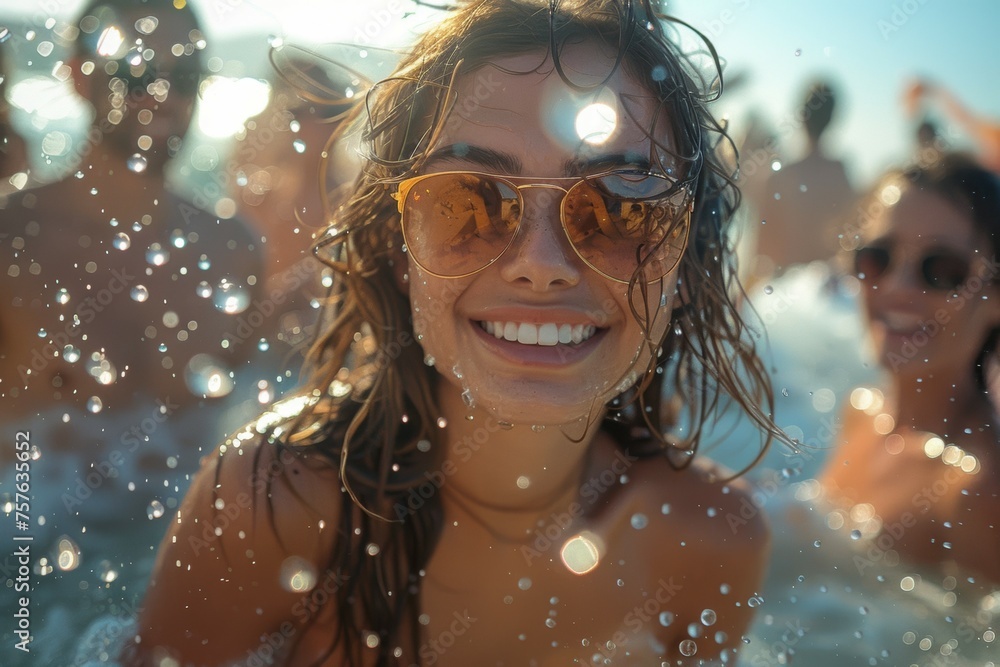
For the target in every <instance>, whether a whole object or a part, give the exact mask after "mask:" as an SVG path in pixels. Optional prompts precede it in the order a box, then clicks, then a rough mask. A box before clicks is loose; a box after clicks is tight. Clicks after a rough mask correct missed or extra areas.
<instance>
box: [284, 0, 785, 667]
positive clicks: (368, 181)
mask: <svg viewBox="0 0 1000 667" xmlns="http://www.w3.org/2000/svg"><path fill="white" fill-rule="evenodd" d="M681 30H683V31H686V32H687V33H688V34H695V35H696V36H697V37H699V38H701V40H702V44H703V48H704V50H703V51H700V52H698V53H697V54H694V55H686V54H684V53H682V52H681V51H680V48H679V47H678V46H677V42H678V41H679V39H678V37H677V32H678V31H681ZM571 42H594V43H595V44H597V45H601V46H603V47H609V48H611V49H613V50H614V51H613V52H614V53H617V54H618V58H617V61H616V62H615V63H614V69H617V68H619V67H623V68H625V70H626V71H627V72H628V73H629V74H630V75H631V76H633V77H634V78H635V79H636V80H638V81H640V82H641V83H643V84H644V85H645V87H646V88H647V89H648V90H649V91H651V92H652V93H653V94H654V95H655V96H656V98H657V99H658V100H659V103H660V105H661V107H662V108H663V109H664V110H665V111H666V112H667V114H666V115H667V117H669V118H670V119H671V127H669V128H663V127H652V128H649V131H648V134H649V136H650V140H651V142H652V143H653V145H654V146H655V147H656V148H657V149H659V150H661V151H663V152H664V153H667V154H669V155H670V156H671V164H672V165H679V167H678V169H679V171H681V172H683V173H681V174H675V176H677V177H678V178H687V179H690V183H691V189H692V192H693V196H694V202H695V205H694V210H693V213H692V219H691V231H690V237H689V238H690V241H689V247H688V249H687V250H686V251H685V253H684V255H683V258H682V259H681V261H680V264H679V268H678V273H679V284H680V294H681V305H680V306H679V307H678V308H676V309H675V311H674V314H673V321H672V325H671V326H670V327H669V328H668V330H667V332H666V334H665V335H664V337H663V339H662V340H658V341H647V342H648V343H650V344H651V346H652V349H653V351H654V354H653V359H652V361H651V363H650V365H649V368H647V369H642V371H643V372H642V373H641V375H640V380H639V382H638V383H637V384H636V386H635V388H633V389H632V390H629V391H628V392H626V394H625V395H622V396H619V397H618V398H616V399H615V400H614V401H613V402H612V403H611V404H610V405H609V408H610V409H609V411H608V416H607V417H606V418H605V423H604V424H603V427H604V428H605V429H606V430H607V431H609V432H610V433H611V434H612V435H613V436H615V438H616V440H617V442H618V443H619V446H620V447H621V448H622V449H624V450H626V451H628V452H629V453H631V454H633V455H636V456H647V457H648V456H667V455H668V454H671V455H670V456H668V458H669V460H670V461H671V464H672V465H674V466H675V467H678V468H681V467H684V466H686V465H688V464H689V463H690V462H691V460H692V459H693V456H694V453H695V451H696V449H697V445H698V442H699V440H700V437H701V434H702V429H703V427H704V426H705V424H706V423H707V422H708V421H709V420H710V419H711V417H712V415H713V414H715V413H716V412H717V411H718V410H720V409H721V407H722V403H721V400H720V397H722V396H724V395H728V396H730V397H732V399H733V400H735V402H736V403H738V404H739V406H740V407H741V408H742V409H743V410H744V411H745V412H746V413H747V414H748V415H749V417H750V418H751V419H752V420H753V421H754V422H755V423H756V424H758V425H759V426H761V427H762V429H763V430H764V432H765V433H766V434H767V437H766V439H765V441H764V442H763V445H762V448H761V452H760V454H759V455H758V458H759V456H760V455H762V454H763V451H764V450H765V449H766V446H767V444H769V442H770V440H771V437H772V435H777V434H778V433H777V431H776V429H775V427H774V424H773V422H772V421H771V418H770V414H771V406H772V404H773V396H772V391H771V386H770V383H769V380H768V378H767V375H766V373H765V371H764V368H763V366H762V364H761V361H760V360H759V358H758V356H757V354H756V352H755V350H754V346H753V343H752V340H751V339H750V337H749V336H748V335H747V331H746V328H745V326H744V323H743V320H742V319H741V317H740V315H739V313H738V310H737V306H736V305H735V304H734V301H733V299H734V298H737V297H738V295H741V294H742V293H741V288H740V287H739V284H738V282H737V278H736V270H735V255H734V251H733V247H732V244H731V242H730V240H729V238H728V231H727V230H728V226H729V224H730V221H731V219H732V215H733V212H734V211H735V209H736V207H737V206H738V205H739V191H738V189H737V188H736V186H735V185H734V183H733V180H732V174H733V171H734V168H735V166H734V165H727V164H726V163H725V162H724V160H723V158H722V157H721V154H722V153H721V151H718V150H717V148H718V146H719V144H720V142H723V141H728V137H727V136H726V134H725V132H724V131H723V129H722V128H721V127H720V126H719V125H718V124H717V123H716V121H715V120H714V119H713V117H712V115H711V114H710V112H709V111H708V109H707V104H708V103H709V102H710V101H711V100H713V99H714V98H715V97H716V96H717V95H718V93H719V92H720V90H721V73H720V68H719V60H718V57H717V55H716V54H715V51H714V48H713V47H712V46H711V45H710V44H709V43H708V40H707V39H705V38H704V37H703V36H701V35H700V33H697V31H695V30H694V29H693V28H690V26H687V25H686V24H684V23H682V22H680V21H678V20H676V19H672V18H670V17H666V16H663V15H662V14H659V13H657V12H656V10H655V8H654V3H652V2H651V1H650V0H634V1H633V0H585V1H584V0H574V1H572V2H568V1H562V2H557V1H556V0H477V1H474V2H470V3H467V4H464V5H462V6H461V7H460V8H458V9H456V10H454V11H452V12H450V13H449V15H448V16H446V17H445V18H444V19H443V20H442V21H441V23H439V24H438V25H436V26H435V27H434V28H433V29H431V30H430V32H428V33H427V34H426V35H424V36H423V37H422V38H421V39H420V40H419V41H418V43H417V44H416V45H415V46H414V47H413V49H412V50H411V52H410V53H409V54H408V55H407V56H405V57H404V58H403V60H402V62H401V63H400V65H399V67H398V69H397V71H396V73H395V74H394V75H393V76H392V77H390V78H388V79H387V80H385V81H382V82H380V83H379V84H377V85H376V86H374V87H373V88H372V90H371V91H370V92H369V93H368V95H367V96H366V98H365V99H364V101H363V103H361V104H358V105H357V107H356V108H355V109H354V111H353V113H352V115H351V117H350V118H349V120H348V121H347V123H346V124H345V125H344V126H343V127H342V128H341V129H340V130H338V136H337V137H336V139H337V140H345V141H346V140H354V139H355V138H356V137H359V138H360V145H361V149H362V157H363V167H362V169H361V172H360V174H359V176H358V177H357V179H356V181H355V182H354V183H353V185H352V187H351V188H350V191H349V193H348V194H347V195H346V196H345V197H343V198H342V199H341V200H339V201H337V202H335V206H333V207H331V209H332V210H331V224H330V228H329V230H328V231H327V233H326V234H325V235H324V236H323V237H321V238H320V240H319V241H318V242H317V245H316V251H317V254H318V256H320V258H321V259H323V261H324V262H325V263H327V264H328V265H329V266H330V267H331V268H332V269H333V270H334V273H335V277H334V281H333V286H332V288H331V299H330V301H331V305H330V308H329V310H328V312H329V314H330V318H331V319H330V321H328V322H326V323H325V324H324V326H323V327H322V333H321V337H320V338H319V340H318V341H317V342H316V344H315V346H314V347H313V349H312V350H311V351H310V353H309V355H308V358H307V361H306V371H305V372H306V377H307V378H308V379H307V380H306V386H307V388H306V389H305V392H307V393H311V395H312V396H313V397H314V398H315V399H316V400H315V402H314V403H313V405H312V407H311V408H309V409H308V410H307V411H305V412H304V413H303V414H301V415H300V416H299V418H298V419H297V420H296V422H295V423H294V424H293V425H292V427H291V428H290V429H289V430H288V431H287V432H288V433H289V434H290V435H287V436H285V437H283V438H281V439H279V446H282V447H289V448H291V449H295V450H298V451H312V452H319V453H321V454H322V455H324V456H326V457H328V458H329V459H330V460H331V461H332V462H334V463H335V464H336V465H338V466H339V467H340V471H341V483H342V488H341V495H342V500H343V509H342V513H341V516H342V518H341V525H340V527H339V532H338V535H339V537H340V539H338V540H337V545H336V547H335V553H334V555H333V562H332V563H331V568H332V569H333V570H335V571H337V572H340V573H342V574H343V575H345V576H344V578H343V581H344V582H345V584H344V585H343V586H342V587H341V588H340V589H339V590H338V592H337V594H336V600H335V601H334V604H335V605H336V613H337V616H338V633H337V635H336V637H335V638H333V639H332V640H331V648H330V651H331V653H332V651H333V650H334V649H335V648H336V647H338V646H339V647H340V649H341V651H343V654H344V655H346V656H348V657H349V659H350V661H351V664H361V662H362V653H363V652H364V651H366V650H367V651H372V650H373V648H371V644H372V643H373V642H370V643H368V644H367V645H368V646H369V648H367V649H366V648H365V646H366V642H364V641H362V639H361V637H362V632H361V631H362V630H366V631H369V632H374V633H375V635H376V636H377V637H378V642H377V646H376V647H374V650H376V651H377V652H378V657H377V661H376V663H377V664H378V665H380V666H381V665H390V664H393V663H394V661H395V657H398V653H397V656H394V653H393V651H394V650H396V649H397V647H399V646H400V645H401V644H402V643H403V642H407V643H410V647H409V650H407V652H406V654H407V655H412V656H414V657H415V656H416V655H417V648H418V647H419V644H420V630H419V628H420V625H419V623H418V622H417V616H418V615H419V613H420V603H419V600H420V585H419V584H420V571H421V570H422V569H423V568H424V567H425V566H426V565H427V563H428V561H429V559H430V556H431V554H432V552H433V549H434V547H435V544H436V541H437V539H438V536H439V534H440V530H441V525H442V510H441V505H440V499H439V498H438V497H437V495H434V496H432V497H431V498H429V499H427V501H426V503H425V504H424V505H423V506H422V507H421V508H420V510H419V511H416V512H405V513H394V508H398V507H399V506H400V503H403V504H405V498H406V497H407V495H408V494H409V493H410V492H411V491H413V490H414V489H416V488H417V487H418V486H419V485H420V484H421V483H424V482H426V478H425V477H424V474H423V473H424V471H425V470H427V469H429V466H430V465H431V463H432V461H433V456H434V454H435V452H436V451H439V450H440V449H441V448H440V444H441V443H439V442H438V440H439V438H440V436H439V432H440V429H439V428H437V426H436V421H437V418H438V411H437V410H436V407H435V405H434V399H433V397H434V391H433V388H434V385H435V383H436V382H437V377H438V376H437V371H435V370H434V369H432V368H429V367H428V366H427V365H425V364H424V359H423V353H422V350H421V348H420V345H419V341H417V340H415V337H414V332H413V326H412V322H411V317H410V305H409V302H408V299H407V297H406V296H405V295H404V294H402V293H401V292H400V290H399V288H398V286H397V282H396V278H395V275H394V271H395V270H397V269H398V268H399V267H395V266H394V261H398V258H399V257H400V256H402V255H401V253H402V248H401V246H402V239H401V233H400V229H399V215H398V213H397V209H396V202H395V201H394V200H393V199H392V194H393V192H394V184H396V183H398V182H400V181H401V180H403V179H405V178H407V177H409V176H412V175H413V174H414V173H416V172H417V170H418V169H419V167H420V164H421V160H422V158H423V157H424V156H425V155H426V154H427V153H428V151H429V149H432V148H433V146H434V144H435V138H436V136H437V135H438V134H439V133H440V131H441V128H442V127H443V126H444V124H445V123H447V122H448V118H449V112H450V111H451V110H452V108H453V106H454V104H455V100H454V98H453V95H452V90H453V88H452V84H453V83H454V81H455V79H456V77H460V76H469V75H472V74H473V73H474V72H476V71H477V69H479V68H481V67H482V66H483V65H485V64H487V63H489V62H490V61H491V60H492V59H494V58H496V57H498V56H503V55H510V54H521V53H531V52H547V53H548V56H549V58H551V59H552V61H553V63H554V65H555V69H556V71H557V72H558V74H559V76H561V77H562V78H563V80H565V81H566V82H567V83H568V84H569V85H571V86H573V87H577V88H580V86H579V84H577V83H576V82H574V81H572V77H571V76H569V75H567V73H566V72H564V71H563V69H562V67H561V64H560V60H559V54H560V51H561V49H562V47H563V46H564V45H565V44H567V43H571ZM699 59H700V60H702V61H703V62H698V60H699ZM705 63H707V65H708V67H707V68H705V67H704V65H705ZM613 71H614V70H612V71H610V72H609V73H608V76H609V77H610V76H611V74H612V73H613ZM656 166H657V165H655V164H654V168H655V167H656ZM637 287H638V288H639V289H644V286H643V285H642V284H641V283H640V281H638V280H637V279H636V278H635V277H633V280H632V282H631V283H630V285H629V293H630V297H631V293H632V290H634V289H636V288H637ZM629 301H630V303H631V302H632V299H631V298H630V299H629ZM633 316H635V317H636V318H637V320H638V321H639V323H640V324H641V325H643V327H644V328H645V330H646V334H647V339H648V338H649V329H650V325H651V320H650V318H649V317H648V314H645V315H644V314H642V313H637V312H635V311H634V310H633ZM667 397H679V399H681V401H682V403H683V405H684V406H685V409H686V410H687V428H686V429H685V432H686V433H687V436H686V437H683V438H681V437H679V436H671V435H670V434H668V433H667V430H668V428H669V427H671V426H673V425H675V424H676V422H677V421H678V420H677V417H678V415H677V414H675V413H674V411H672V410H671V409H669V408H668V407H667V406H668V405H669V404H670V403H671V402H670V401H668V400H666V399H667ZM762 405H763V406H764V407H762ZM302 448H305V449H302ZM370 545H375V546H376V547H377V549H371V548H369V546H370ZM373 553H374V554H375V555H372V554H373ZM404 628H407V629H408V631H409V632H408V635H409V636H408V637H406V638H404V637H402V636H401V635H402V634H403V633H404ZM369 655H370V653H369Z"/></svg>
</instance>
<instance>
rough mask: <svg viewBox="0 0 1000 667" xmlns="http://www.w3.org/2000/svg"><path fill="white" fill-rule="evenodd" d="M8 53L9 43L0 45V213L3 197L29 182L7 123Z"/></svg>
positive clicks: (22, 150)
mask: <svg viewBox="0 0 1000 667" xmlns="http://www.w3.org/2000/svg"><path fill="white" fill-rule="evenodd" d="M0 30H6V28H0ZM9 49H10V40H7V41H0V209H2V208H3V207H4V206H5V205H6V201H7V197H8V196H9V195H11V194H12V193H14V192H17V191H18V190H21V189H23V188H24V187H25V186H27V184H28V180H29V169H28V150H27V147H26V145H25V143H24V139H23V138H22V137H21V135H19V134H18V133H17V131H16V130H15V129H14V125H13V123H12V122H11V108H10V103H9V102H8V100H7V89H8V87H9V86H8V85H7V79H8V77H9V76H10V69H9V67H8V64H7V61H8V55H7V51H8V50H9Z"/></svg>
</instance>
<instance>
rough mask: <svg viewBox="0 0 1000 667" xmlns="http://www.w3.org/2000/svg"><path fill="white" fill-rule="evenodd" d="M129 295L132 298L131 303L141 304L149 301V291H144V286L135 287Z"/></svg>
mask: <svg viewBox="0 0 1000 667" xmlns="http://www.w3.org/2000/svg"><path fill="white" fill-rule="evenodd" d="M129 295H130V296H131V297H132V300H133V301H138V302H139V303H143V302H145V301H146V300H147V299H149V290H148V289H146V286H145V285H136V286H135V287H133V288H132V291H131V292H129Z"/></svg>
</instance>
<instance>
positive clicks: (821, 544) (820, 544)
mask: <svg viewBox="0 0 1000 667" xmlns="http://www.w3.org/2000/svg"><path fill="white" fill-rule="evenodd" d="M813 546H814V547H816V548H817V549H818V548H819V547H821V546H823V543H822V542H821V541H819V540H816V541H815V542H813Z"/></svg>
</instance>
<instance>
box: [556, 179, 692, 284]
mask: <svg viewBox="0 0 1000 667" xmlns="http://www.w3.org/2000/svg"><path fill="white" fill-rule="evenodd" d="M670 185H671V184H670V182H669V181H664V179H659V178H653V177H649V176H645V175H620V174H612V175H608V176H601V177H598V178H593V179H587V180H585V181H581V182H579V183H577V184H576V185H574V186H573V187H572V188H570V191H569V193H568V194H567V195H566V198H565V200H564V201H563V218H564V220H565V225H566V233H567V235H568V236H569V239H570V242H571V243H572V244H573V246H574V247H575V248H576V251H577V252H578V253H579V254H580V257H582V258H583V259H584V261H586V262H587V263H588V264H590V265H591V266H593V267H594V268H595V269H597V270H598V271H600V272H601V273H604V274H605V275H608V276H610V277H612V278H615V279H617V280H622V281H628V280H629V279H630V278H631V277H632V275H633V273H634V272H635V270H636V268H637V267H638V266H639V264H640V263H642V262H645V264H644V266H643V268H644V273H645V278H646V280H647V281H653V280H658V279H660V278H662V277H663V276H665V275H666V274H667V273H669V272H670V270H671V269H673V268H674V266H676V265H677V262H678V261H679V260H680V258H681V255H682V254H683V252H684V246H685V243H686V241H687V219H686V218H685V217H684V215H683V213H684V206H683V203H682V201H683V195H682V194H674V195H673V196H672V197H669V198H668V195H670V191H669V186H670Z"/></svg>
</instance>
